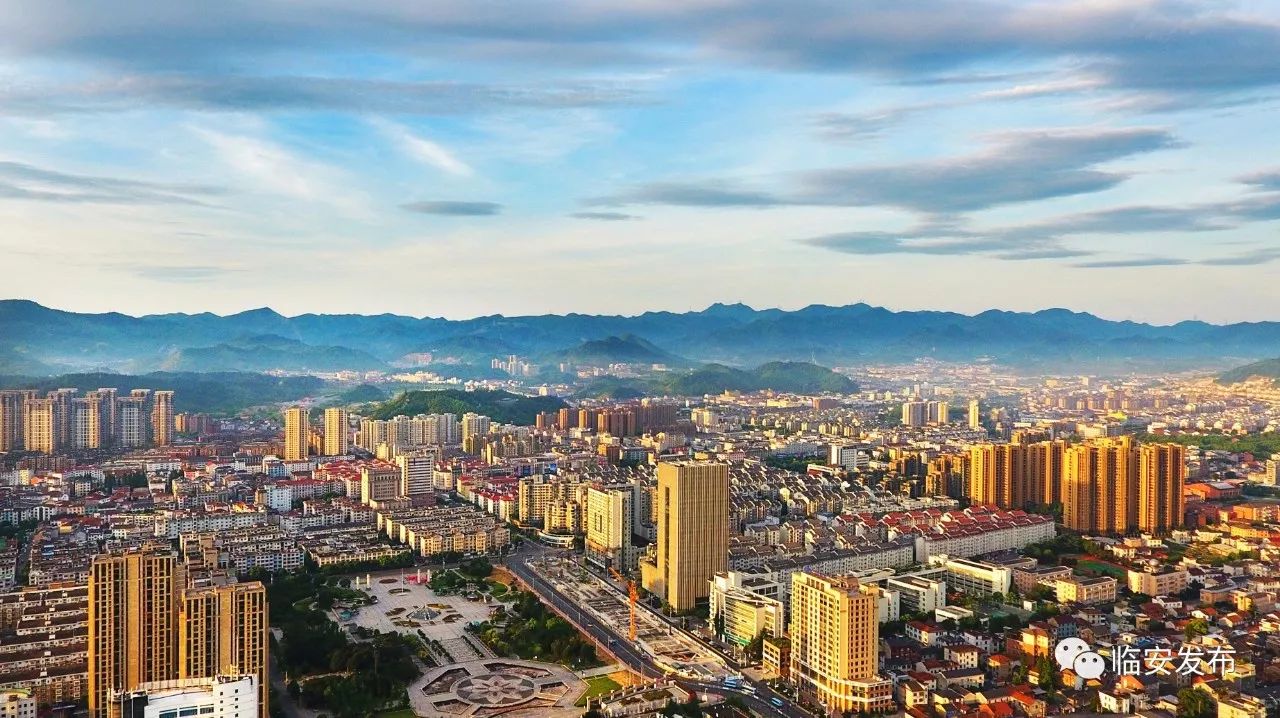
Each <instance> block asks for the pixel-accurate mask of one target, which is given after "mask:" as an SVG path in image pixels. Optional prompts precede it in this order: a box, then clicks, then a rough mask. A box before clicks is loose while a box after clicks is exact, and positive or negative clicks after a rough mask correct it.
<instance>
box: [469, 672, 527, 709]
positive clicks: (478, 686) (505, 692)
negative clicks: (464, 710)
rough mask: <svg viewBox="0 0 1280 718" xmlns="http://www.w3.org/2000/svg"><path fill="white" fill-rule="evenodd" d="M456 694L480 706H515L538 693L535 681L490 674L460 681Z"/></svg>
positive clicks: (514, 676) (520, 677)
mask: <svg viewBox="0 0 1280 718" xmlns="http://www.w3.org/2000/svg"><path fill="white" fill-rule="evenodd" d="M453 690H454V693H455V694H456V695H457V696H458V697H459V698H461V699H462V700H464V701H467V702H468V703H472V704H474V705H478V706H489V707H503V706H514V705H517V704H520V703H524V702H525V701H527V700H529V699H530V698H532V697H533V696H534V695H535V694H537V692H538V687H537V686H535V685H534V683H533V681H531V680H529V679H528V678H525V677H524V676H517V675H510V674H502V673H490V674H489V675H486V676H468V677H466V678H463V679H462V680H460V681H458V683H457V684H456V685H455V686H454V689H453Z"/></svg>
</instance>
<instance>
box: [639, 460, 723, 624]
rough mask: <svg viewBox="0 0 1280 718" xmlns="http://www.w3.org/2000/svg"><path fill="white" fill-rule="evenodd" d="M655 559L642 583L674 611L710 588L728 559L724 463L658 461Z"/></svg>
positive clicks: (684, 607) (684, 609)
mask: <svg viewBox="0 0 1280 718" xmlns="http://www.w3.org/2000/svg"><path fill="white" fill-rule="evenodd" d="M655 501H656V502H657V504H658V506H657V512H658V542H657V546H656V548H657V555H656V563H655V564H654V571H652V572H651V578H650V580H649V581H648V582H647V583H646V585H645V588H647V589H648V590H649V591H650V592H652V593H657V594H659V595H661V596H663V597H664V598H665V599H666V601H667V603H668V604H669V605H670V606H671V607H672V608H673V609H675V610H677V611H686V610H689V609H691V608H693V606H694V604H695V603H696V602H697V600H698V599H700V598H706V597H707V596H708V595H709V594H710V592H711V584H710V581H711V577H712V576H714V575H715V574H716V572H718V571H724V570H726V569H727V567H728V564H729V466H728V464H718V463H712V462H706V461H681V462H676V463H666V462H664V463H660V464H658V495H657V498H656V499H655Z"/></svg>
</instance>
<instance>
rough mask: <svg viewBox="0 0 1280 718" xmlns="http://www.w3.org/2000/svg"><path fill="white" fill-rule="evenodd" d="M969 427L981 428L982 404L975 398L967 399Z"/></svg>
mask: <svg viewBox="0 0 1280 718" xmlns="http://www.w3.org/2000/svg"><path fill="white" fill-rule="evenodd" d="M969 428H970V429H981V428H982V404H981V403H980V402H979V401H978V400H977V399H970V400H969Z"/></svg>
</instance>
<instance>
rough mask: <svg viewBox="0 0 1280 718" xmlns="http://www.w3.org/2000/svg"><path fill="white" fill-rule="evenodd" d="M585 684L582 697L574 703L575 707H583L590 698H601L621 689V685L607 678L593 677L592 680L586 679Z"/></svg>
mask: <svg viewBox="0 0 1280 718" xmlns="http://www.w3.org/2000/svg"><path fill="white" fill-rule="evenodd" d="M586 682H587V690H586V692H585V693H583V694H582V697H581V698H579V699H578V702H577V703H574V705H576V706H579V707H581V706H585V705H586V704H587V701H589V700H591V699H592V698H595V697H596V696H602V695H604V694H606V693H612V692H614V691H616V690H618V689H619V688H621V687H622V684H621V683H619V682H617V681H615V680H613V679H612V678H610V677H609V676H595V677H593V678H588V679H586Z"/></svg>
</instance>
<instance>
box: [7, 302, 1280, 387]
mask: <svg viewBox="0 0 1280 718" xmlns="http://www.w3.org/2000/svg"><path fill="white" fill-rule="evenodd" d="M427 352H429V353H431V354H432V363H433V364H440V363H443V364H476V365H479V366H483V367H487V366H488V361H489V359H490V358H492V357H493V356H499V355H505V354H519V355H521V356H526V357H529V358H530V359H532V360H534V361H546V362H554V361H556V360H557V359H561V360H566V359H567V360H570V361H578V362H583V363H589V362H599V363H609V362H613V361H634V362H644V363H651V362H652V363H657V362H664V363H665V362H673V363H675V362H677V360H681V359H683V360H687V361H688V363H690V364H696V363H705V362H716V363H720V364H724V365H727V366H731V367H740V368H741V367H751V366H757V365H759V364H762V363H766V362H770V361H780V360H783V361H816V362H818V363H821V364H825V365H828V366H838V365H855V364H861V363H868V362H899V361H909V360H912V359H915V358H919V357H932V358H935V359H939V360H950V361H974V360H989V361H994V362H998V363H1002V364H1006V365H1010V366H1015V367H1025V368H1035V369H1039V370H1046V371H1048V370H1063V371H1089V370H1100V369H1103V368H1107V369H1123V368H1136V367H1144V368H1150V367H1169V368H1175V367H1177V368H1185V367H1191V366H1195V367H1208V366H1213V367H1220V368H1225V367H1229V366H1233V365H1236V364H1241V363H1244V362H1247V361H1252V360H1258V359H1262V358H1267V357H1274V356H1280V322H1255V323H1240V324H1229V325H1215V324H1208V323H1205V322H1199V321H1184V322H1179V323H1177V324H1173V325H1151V324H1142V323H1138V322H1131V321H1112V320H1107V319H1103V318H1100V317H1097V316H1094V315H1092V314H1087V313H1080V312H1072V311H1068V310H1065V309H1046V310H1042V311H1038V312H1008V311H998V310H991V311H986V312H982V313H981V314H976V315H965V314H958V313H954V312H937V311H902V312H896V311H891V310H889V309H885V308H883V307H875V306H870V305H867V304H851V305H848V306H841V307H832V306H825V305H812V306H808V307H805V308H803V309H798V310H795V311H784V310H781V309H759V310H757V309H753V308H751V307H748V306H745V305H742V304H713V305H711V306H710V307H707V308H706V309H704V310H702V311H694V312H684V313H673V312H646V313H644V314H639V315H635V316H616V315H615V316H610V315H591V314H576V313H575V314H567V315H541V316H512V317H508V316H503V315H489V316H482V317H475V318H472V319H463V320H450V319H441V318H433V317H425V318H417V317H409V316H400V315H395V314H379V315H372V316H370V315H356V314H303V315H300V316H296V317H285V316H282V315H280V314H279V313H277V312H275V311H273V310H271V309H266V308H262V309H254V310H250V311H245V312H240V313H237V314H231V315H226V316H221V315H217V314H212V313H202V314H153V315H146V316H140V317H133V316H127V315H124V314H119V313H114V312H112V313H106V314H80V313H75V312H68V311H61V310H57V309H51V308H48V307H44V306H42V305H40V304H37V303H35V302H31V301H26V300H4V301H0V373H22V374H40V375H49V374H55V373H61V372H67V371H90V370H91V371H116V372H130V373H141V372H149V371H157V370H175V369H181V370H199V371H206V370H210V369H218V370H243V371H261V370H266V369H284V370H294V371H331V370H334V369H338V368H348V369H374V368H384V367H388V366H390V365H392V363H393V362H397V361H398V360H400V359H401V358H402V357H405V356H408V355H420V354H422V353H427Z"/></svg>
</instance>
